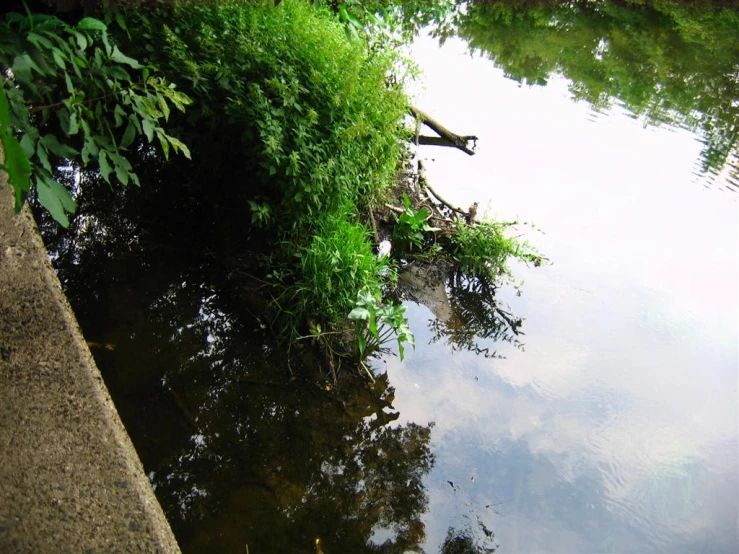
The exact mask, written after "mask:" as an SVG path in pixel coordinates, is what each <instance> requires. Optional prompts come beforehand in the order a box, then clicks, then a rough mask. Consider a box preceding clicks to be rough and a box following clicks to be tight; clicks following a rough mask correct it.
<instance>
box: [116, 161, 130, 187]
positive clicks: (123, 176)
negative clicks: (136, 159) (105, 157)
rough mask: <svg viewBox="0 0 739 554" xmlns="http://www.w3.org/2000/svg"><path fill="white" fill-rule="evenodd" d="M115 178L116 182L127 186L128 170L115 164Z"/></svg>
mask: <svg viewBox="0 0 739 554" xmlns="http://www.w3.org/2000/svg"><path fill="white" fill-rule="evenodd" d="M115 176H116V177H118V180H119V181H120V182H121V184H122V185H123V186H124V187H125V186H126V185H128V170H127V169H126V168H125V167H123V165H121V164H116V166H115Z"/></svg>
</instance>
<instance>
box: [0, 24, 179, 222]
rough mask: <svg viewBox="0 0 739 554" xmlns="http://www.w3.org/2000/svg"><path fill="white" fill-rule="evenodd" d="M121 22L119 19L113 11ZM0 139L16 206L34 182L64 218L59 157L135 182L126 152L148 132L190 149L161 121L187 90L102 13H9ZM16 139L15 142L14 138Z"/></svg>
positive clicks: (165, 144)
mask: <svg viewBox="0 0 739 554" xmlns="http://www.w3.org/2000/svg"><path fill="white" fill-rule="evenodd" d="M117 23H118V25H119V26H120V27H121V28H123V29H124V30H125V28H126V27H125V22H124V21H123V20H122V19H121V18H118V19H117ZM0 46H2V48H0V65H1V66H2V69H3V74H4V78H3V86H2V90H0V126H2V131H1V132H0V138H2V143H3V147H4V149H5V155H6V160H5V165H4V169H5V170H6V171H7V172H8V176H9V180H10V182H11V184H12V185H13V188H14V190H15V205H16V209H20V207H21V205H22V203H23V201H24V200H25V199H26V197H27V196H28V194H29V193H30V192H31V190H32V189H33V188H35V190H36V192H37V194H38V199H39V202H40V203H41V205H42V206H44V207H45V208H46V209H47V210H49V212H50V213H51V215H52V216H53V217H54V219H55V220H57V221H58V222H59V223H61V224H62V225H64V226H67V225H69V220H68V218H67V214H68V213H72V212H73V211H74V210H75V202H74V200H73V199H72V196H71V194H70V193H69V191H68V190H67V189H66V188H65V187H64V186H62V185H61V184H60V183H59V181H58V180H57V178H56V176H55V172H56V168H57V167H59V166H60V165H64V164H69V163H72V164H79V163H80V162H81V164H82V165H87V164H88V163H90V162H91V161H92V162H95V163H97V165H98V168H99V171H100V173H101V175H102V176H103V178H104V179H105V180H106V181H107V182H108V183H110V176H111V174H112V173H115V176H116V179H117V180H118V182H120V183H121V184H122V185H124V186H125V185H127V184H128V183H129V182H132V183H135V184H137V185H138V184H139V178H138V176H137V174H136V173H135V172H134V171H133V167H132V165H131V163H130V161H129V159H128V157H127V154H126V153H127V152H129V151H130V149H131V148H132V147H134V148H135V147H136V145H137V142H136V141H137V139H138V138H139V137H141V136H145V137H146V139H147V141H148V142H149V143H151V142H153V141H154V139H155V138H156V139H158V141H159V144H160V147H161V149H162V151H163V152H164V155H165V157H166V156H168V153H169V148H170V147H172V148H173V149H174V150H175V151H178V152H179V151H181V152H183V153H184V154H185V156H188V157H189V151H188V148H187V147H186V146H185V145H184V144H183V143H182V142H181V141H180V140H178V139H176V138H174V137H173V136H171V135H169V134H167V132H166V131H165V130H164V129H163V128H162V127H161V126H160V123H161V122H162V120H164V121H166V120H167V119H168V118H169V114H170V111H171V108H170V104H171V105H172V106H174V107H175V108H177V109H179V110H182V111H184V109H185V105H186V104H188V103H189V98H188V97H187V96H186V95H184V94H182V93H181V92H178V91H177V90H175V87H174V85H171V84H169V83H168V82H167V81H165V80H164V79H162V78H161V77H160V76H157V75H156V74H155V73H153V72H152V69H153V68H150V67H145V66H143V65H141V64H140V63H139V62H138V61H136V60H135V59H133V58H131V57H129V56H127V55H125V54H123V52H121V50H120V49H119V48H118V46H117V45H116V44H115V43H114V42H113V41H111V39H110V37H109V35H108V26H107V25H106V24H105V23H103V22H102V21H100V20H98V19H95V18H92V17H86V18H84V19H82V20H80V21H79V22H78V23H77V24H76V25H75V26H70V25H68V24H66V23H64V22H63V21H62V20H60V19H58V18H56V17H53V16H45V15H33V14H31V13H28V14H27V15H26V16H22V15H19V14H16V13H10V14H8V15H7V17H6V21H5V22H3V23H2V24H0ZM17 136H19V137H21V138H20V140H18V139H17V138H16V137H17Z"/></svg>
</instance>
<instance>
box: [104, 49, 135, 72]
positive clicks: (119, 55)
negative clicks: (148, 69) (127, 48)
mask: <svg viewBox="0 0 739 554" xmlns="http://www.w3.org/2000/svg"><path fill="white" fill-rule="evenodd" d="M110 59H111V60H113V61H114V62H117V63H123V64H126V65H130V66H131V67H132V68H134V69H141V67H143V66H142V65H141V64H140V63H139V62H138V61H136V60H134V59H133V58H129V57H128V56H126V55H125V54H124V53H123V52H121V51H120V50H118V47H117V46H114V47H113V52H112V53H111V54H110Z"/></svg>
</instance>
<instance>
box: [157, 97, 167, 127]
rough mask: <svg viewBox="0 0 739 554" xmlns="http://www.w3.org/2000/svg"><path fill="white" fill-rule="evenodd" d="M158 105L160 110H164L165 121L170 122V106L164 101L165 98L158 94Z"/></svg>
mask: <svg viewBox="0 0 739 554" xmlns="http://www.w3.org/2000/svg"><path fill="white" fill-rule="evenodd" d="M157 103H158V104H159V109H160V110H162V113H163V114H164V121H169V106H168V105H167V101H166V100H165V99H164V96H162V95H161V94H157Z"/></svg>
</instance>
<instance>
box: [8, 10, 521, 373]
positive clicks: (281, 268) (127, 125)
mask: <svg viewBox="0 0 739 554" xmlns="http://www.w3.org/2000/svg"><path fill="white" fill-rule="evenodd" d="M452 8H453V3H452V2H451V1H449V0H438V1H435V2H431V3H426V2H397V1H390V0H387V1H377V2H359V1H349V0H344V1H336V2H327V3H325V4H324V3H321V2H303V1H300V0H292V1H291V0H286V1H284V2H281V3H280V4H279V5H278V6H274V3H273V2H271V1H266V0H265V1H260V0H254V1H244V2H225V1H223V2H219V1H214V2H208V3H200V2H171V3H169V2H158V3H154V4H147V5H143V4H141V5H135V6H134V5H131V4H125V3H119V4H117V5H113V7H112V8H111V9H112V10H113V11H109V12H107V13H104V14H101V15H100V19H96V18H92V17H82V14H80V13H78V12H75V13H72V14H67V15H65V17H64V20H62V19H60V18H58V17H55V16H48V15H30V14H29V15H27V16H19V15H16V14H8V15H7V18H6V23H5V24H4V25H3V26H2V27H1V28H0V40H2V44H3V45H4V47H3V50H2V55H1V56H0V63H2V64H3V68H4V73H5V80H4V86H3V88H2V91H0V92H2V94H0V124H1V125H2V135H1V136H2V140H3V145H4V148H5V151H6V162H5V166H4V167H5V169H6V170H7V171H8V173H9V175H10V180H11V182H12V183H13V184H14V186H15V188H16V200H17V207H20V206H21V204H22V202H23V200H24V199H25V198H26V197H27V196H28V195H29V194H30V195H31V197H32V198H36V199H37V200H38V202H40V204H41V205H42V206H43V207H45V208H46V209H48V210H49V212H50V214H51V216H52V217H53V218H54V219H55V220H56V221H58V222H60V223H62V224H63V225H65V226H67V225H69V224H70V220H69V218H68V214H72V213H73V212H74V211H75V207H76V204H77V203H82V204H84V205H85V206H89V200H88V199H90V198H99V197H100V195H99V194H97V193H96V192H94V191H95V190H96V189H97V188H99V187H100V186H102V185H103V184H106V185H110V184H111V183H112V184H116V182H117V183H118V184H120V185H123V186H124V187H125V185H127V184H128V183H134V184H136V185H142V189H148V188H151V189H152V190H158V191H162V195H163V196H164V197H165V198H166V197H167V196H170V197H174V196H177V197H178V198H180V197H182V198H185V199H187V198H191V200H190V202H189V203H188V202H185V203H184V204H185V206H186V207H184V208H183V207H178V208H174V203H171V204H172V206H173V207H172V208H171V210H172V212H173V213H172V214H170V215H171V216H172V217H180V216H176V215H175V214H174V210H175V209H177V210H182V209H184V210H186V212H183V215H182V217H183V218H184V219H185V220H186V221H188V224H190V225H198V226H206V227H207V224H208V222H207V221H206V222H199V221H197V219H198V218H217V219H218V220H219V224H221V225H222V227H223V230H221V231H220V233H221V235H220V236H217V237H215V238H214V240H225V241H227V242H228V243H229V244H231V245H233V246H232V249H233V250H237V249H241V250H242V252H245V251H248V250H249V249H253V250H252V251H253V252H254V254H252V255H251V256H249V258H250V259H249V260H248V261H247V260H246V258H247V256H246V255H244V254H243V253H242V254H241V256H239V255H234V254H229V256H230V257H229V261H228V262H227V263H228V264H231V266H230V267H231V269H230V273H231V274H243V275H248V276H249V278H250V279H252V280H255V281H256V282H258V283H260V288H259V290H260V294H261V295H262V296H266V297H268V298H269V300H270V302H271V304H272V306H271V309H270V310H269V312H270V313H269V315H267V316H266V317H265V319H266V320H268V325H269V326H270V328H271V329H272V330H273V331H274V332H276V333H277V334H278V335H279V336H280V337H282V339H283V340H284V341H285V342H286V343H287V344H291V345H295V344H296V340H297V339H300V338H305V337H313V338H314V339H315V340H314V341H313V343H314V344H315V345H316V346H317V348H318V349H319V350H320V351H321V352H322V359H323V360H324V361H325V364H326V365H328V366H329V368H330V370H331V373H332V374H333V375H334V376H336V374H337V373H338V371H339V370H340V369H341V367H342V364H346V362H347V361H348V360H351V361H352V362H353V363H359V365H360V367H363V368H364V369H365V370H367V372H368V373H369V371H368V368H367V365H366V363H365V360H366V359H367V357H368V356H371V355H373V354H375V353H377V352H378V351H379V350H380V349H382V348H385V347H386V346H387V345H388V344H389V342H390V341H391V339H393V338H394V339H395V340H397V344H398V350H399V352H400V354H401V356H402V355H403V352H404V350H403V347H404V344H411V345H412V344H413V335H412V334H411V332H410V330H409V329H408V322H407V320H406V318H405V315H404V311H403V309H402V306H400V305H397V304H393V303H392V302H391V301H390V300H389V298H390V295H389V294H388V292H389V285H391V284H392V282H393V280H394V278H395V276H396V275H397V268H398V266H399V264H403V263H405V262H407V261H409V260H410V259H412V258H413V257H418V256H421V257H425V258H434V257H437V258H438V257H445V256H446V257H453V258H454V260H455V263H456V264H457V265H458V266H459V268H460V269H461V271H462V272H464V273H465V274H469V275H470V276H471V277H474V278H484V279H497V278H498V276H500V275H502V274H505V273H506V270H505V269H504V266H505V262H506V260H507V258H508V257H509V256H511V255H513V256H518V257H525V254H522V252H523V250H521V249H519V247H518V246H516V245H517V243H516V242H515V241H505V240H502V239H501V240H499V235H498V234H497V233H498V232H499V230H498V229H497V228H495V227H494V226H491V225H488V224H478V223H474V224H470V225H469V226H463V225H460V226H459V227H455V226H454V225H445V226H443V229H442V227H435V226H434V225H435V223H433V224H432V222H431V219H430V218H431V217H432V213H431V211H430V209H429V208H425V207H420V206H419V207H414V205H413V204H412V203H411V201H410V200H409V199H408V198H406V199H405V201H404V208H403V209H402V210H401V212H400V214H399V215H398V216H397V218H396V221H395V222H394V225H393V226H394V230H393V231H391V232H392V235H393V238H394V242H395V249H394V258H393V259H390V258H386V257H382V258H378V257H377V256H376V255H375V254H374V252H373V244H372V233H371V229H370V221H371V215H370V214H371V210H372V207H377V206H382V204H383V203H384V202H385V201H386V200H387V199H388V198H389V197H390V196H391V191H392V190H394V189H395V188H397V186H398V185H399V183H400V181H399V177H398V174H399V170H398V164H399V160H401V159H402V157H403V155H404V150H405V147H404V143H405V142H406V141H407V140H409V139H410V138H411V136H412V134H413V133H412V132H411V131H410V130H409V129H408V128H406V126H405V123H404V120H405V118H406V115H407V113H408V99H407V98H406V95H405V92H404V84H405V83H404V80H405V79H406V78H408V77H409V76H412V74H413V67H412V64H411V63H410V62H409V61H408V60H406V59H405V58H403V57H402V56H401V55H400V54H399V49H398V48H397V46H398V45H399V44H401V43H402V42H403V41H407V40H408V39H409V38H410V37H411V36H412V35H413V33H415V32H416V31H417V29H418V28H419V26H421V25H425V24H427V23H429V22H432V21H434V22H437V23H442V22H444V21H446V20H448V18H449V16H450V15H451V13H452ZM130 29H136V33H135V34H134V33H130V32H129V30H130ZM175 137H177V138H175ZM154 146H157V148H154ZM170 149H172V150H174V151H175V152H181V153H183V154H184V156H173V157H170V156H169V152H170ZM34 190H35V196H34V195H33V193H34ZM142 193H143V191H136V192H133V193H128V192H125V193H123V192H122V191H121V190H120V189H116V190H115V196H116V197H117V198H120V199H123V198H127V197H129V196H130V195H131V194H133V195H136V194H142ZM147 194H148V193H147ZM151 196H152V197H158V196H159V194H158V193H157V194H152V195H151ZM196 198H197V199H198V200H196ZM178 205H179V204H178ZM160 206H163V205H162V204H160ZM211 208H212V209H211ZM162 209H165V208H162ZM87 213H90V212H89V210H88V212H87ZM185 213H187V216H185V215H184V214H185ZM80 217H82V216H80ZM449 221H451V220H449ZM72 223H74V216H73V220H72ZM74 226H75V228H80V227H81V226H82V224H80V225H74ZM207 232H210V231H207ZM375 233H376V229H375ZM437 234H438V239H439V240H438V244H437ZM488 234H489V236H487V238H486V235H488ZM455 235H458V238H456V239H455V238H454V236H455ZM375 236H376V235H375ZM501 236H502V235H501ZM214 246H215V245H214ZM445 249H446V250H445ZM445 252H446V253H445ZM219 261H220V263H226V262H225V261H224V260H219ZM475 264H477V265H475ZM483 267H484V268H487V269H486V270H485V271H484V272H483V271H482V268H483ZM483 273H484V275H483ZM370 377H371V375H370Z"/></svg>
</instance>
